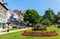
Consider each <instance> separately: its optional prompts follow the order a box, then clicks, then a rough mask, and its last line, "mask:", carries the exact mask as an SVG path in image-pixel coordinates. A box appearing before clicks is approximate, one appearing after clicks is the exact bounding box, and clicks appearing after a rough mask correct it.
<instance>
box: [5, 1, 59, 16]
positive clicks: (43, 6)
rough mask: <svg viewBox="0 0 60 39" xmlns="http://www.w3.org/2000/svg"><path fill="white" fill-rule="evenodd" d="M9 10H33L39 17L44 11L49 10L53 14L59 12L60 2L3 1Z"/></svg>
mask: <svg viewBox="0 0 60 39" xmlns="http://www.w3.org/2000/svg"><path fill="white" fill-rule="evenodd" d="M5 2H7V3H8V8H9V9H11V10H22V11H24V10H27V9H35V10H37V11H38V13H39V15H42V16H43V15H44V13H45V11H46V10H48V9H49V8H51V9H52V10H53V11H54V12H55V14H57V13H58V12H59V11H60V0H5Z"/></svg>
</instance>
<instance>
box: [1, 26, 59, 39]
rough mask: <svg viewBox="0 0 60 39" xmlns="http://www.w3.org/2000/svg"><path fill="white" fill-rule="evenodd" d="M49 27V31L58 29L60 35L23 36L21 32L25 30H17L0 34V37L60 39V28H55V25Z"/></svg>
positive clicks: (9, 38)
mask: <svg viewBox="0 0 60 39" xmlns="http://www.w3.org/2000/svg"><path fill="white" fill-rule="evenodd" d="M47 29H48V30H47V31H51V30H56V31H57V32H58V35H57V36H52V37H46V36H45V37H44V36H42V37H32V36H22V35H21V33H22V32H23V31H20V32H16V33H10V34H5V35H0V39H60V29H57V28H54V27H50V28H47Z"/></svg>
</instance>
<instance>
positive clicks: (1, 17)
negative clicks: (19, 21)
mask: <svg viewBox="0 0 60 39" xmlns="http://www.w3.org/2000/svg"><path fill="white" fill-rule="evenodd" d="M7 11H8V8H7V7H6V6H4V4H3V3H1V2H0V23H3V22H4V23H6V21H7V14H8V13H7Z"/></svg>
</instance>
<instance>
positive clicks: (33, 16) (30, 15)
mask: <svg viewBox="0 0 60 39" xmlns="http://www.w3.org/2000/svg"><path fill="white" fill-rule="evenodd" d="M39 18H40V15H39V14H38V12H37V11H36V10H34V9H32V10H31V9H28V10H26V13H25V14H24V21H29V22H30V23H32V24H37V23H39V22H40V20H39Z"/></svg>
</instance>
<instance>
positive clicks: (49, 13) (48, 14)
mask: <svg viewBox="0 0 60 39" xmlns="http://www.w3.org/2000/svg"><path fill="white" fill-rule="evenodd" d="M43 17H44V19H46V18H47V19H48V20H50V21H51V23H54V21H55V14H54V12H53V10H51V9H50V8H49V10H46V11H45V15H44V16H43Z"/></svg>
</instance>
